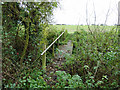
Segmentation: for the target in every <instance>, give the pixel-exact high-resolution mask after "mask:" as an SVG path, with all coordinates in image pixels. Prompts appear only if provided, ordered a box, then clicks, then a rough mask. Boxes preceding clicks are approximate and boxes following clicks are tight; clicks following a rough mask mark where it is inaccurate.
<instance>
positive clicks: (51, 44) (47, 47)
mask: <svg viewBox="0 0 120 90" xmlns="http://www.w3.org/2000/svg"><path fill="white" fill-rule="evenodd" d="M64 32H65V30H64ZM64 32H62V33H61V34H60V35H59V36H58V37H57V38H56V39H55V40H54V41H53V42H52V43H51V44H50V45H49V46H48V47H47V48H46V49H45V50H44V51H43V52H42V53H41V55H43V54H44V53H45V52H46V51H47V50H48V49H49V48H50V47H51V46H52V45H53V44H54V43H55V42H56V41H57V40H58V39H59V38H60V37H61V36H62V35H63V33H64Z"/></svg>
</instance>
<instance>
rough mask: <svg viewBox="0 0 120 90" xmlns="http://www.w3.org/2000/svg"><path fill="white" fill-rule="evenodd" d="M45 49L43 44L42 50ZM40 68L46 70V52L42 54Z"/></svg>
mask: <svg viewBox="0 0 120 90" xmlns="http://www.w3.org/2000/svg"><path fill="white" fill-rule="evenodd" d="M45 49H46V45H45V44H44V45H43V51H44V50H45ZM42 68H43V70H46V52H45V53H44V54H43V56H42Z"/></svg>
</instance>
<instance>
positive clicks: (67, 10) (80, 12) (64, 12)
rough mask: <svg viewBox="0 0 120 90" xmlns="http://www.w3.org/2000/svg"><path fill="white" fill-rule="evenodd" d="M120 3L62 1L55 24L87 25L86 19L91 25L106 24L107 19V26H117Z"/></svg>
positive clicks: (108, 0)
mask: <svg viewBox="0 0 120 90" xmlns="http://www.w3.org/2000/svg"><path fill="white" fill-rule="evenodd" d="M119 1H120V0H60V8H57V9H55V10H54V22H55V23H56V24H74V25H75V24H76V25H78V24H86V17H88V23H89V24H94V23H95V24H104V23H105V20H106V17H107V21H106V24H107V25H113V24H117V19H118V11H117V9H118V2H119ZM86 8H87V9H86ZM86 10H87V13H88V15H87V14H86ZM94 12H95V13H94ZM95 15H96V22H95ZM107 15H108V16H107Z"/></svg>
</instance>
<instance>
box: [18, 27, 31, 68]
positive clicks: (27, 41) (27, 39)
mask: <svg viewBox="0 0 120 90" xmlns="http://www.w3.org/2000/svg"><path fill="white" fill-rule="evenodd" d="M25 28H26V29H25V30H26V41H25V45H24V49H23V52H22V56H21V59H20V67H21V68H22V64H23V59H24V56H25V54H26V50H27V47H28V43H29V25H28V26H26V25H25Z"/></svg>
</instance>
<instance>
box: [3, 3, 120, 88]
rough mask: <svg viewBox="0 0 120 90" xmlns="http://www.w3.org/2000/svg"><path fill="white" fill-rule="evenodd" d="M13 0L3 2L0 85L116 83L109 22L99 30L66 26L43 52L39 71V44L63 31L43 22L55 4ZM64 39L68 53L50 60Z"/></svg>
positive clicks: (118, 71) (119, 72) (114, 37)
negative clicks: (0, 76) (69, 46)
mask: <svg viewBox="0 0 120 90" xmlns="http://www.w3.org/2000/svg"><path fill="white" fill-rule="evenodd" d="M19 5H20V4H18V3H4V4H3V39H2V40H3V42H2V43H3V48H2V49H3V67H2V68H3V69H2V70H3V80H2V81H3V88H118V87H120V80H119V78H120V68H119V66H120V60H119V55H120V49H119V45H118V38H119V37H118V31H117V30H116V28H115V27H113V28H111V29H110V30H109V31H105V30H103V31H102V32H101V31H100V30H98V29H95V30H92V31H86V30H85V29H83V28H80V29H79V31H76V32H74V33H71V34H70V33H68V32H67V30H66V31H65V33H64V34H63V35H62V37H61V38H60V39H59V40H58V41H57V42H56V43H55V44H54V46H52V47H51V48H50V49H49V50H48V51H47V57H46V58H47V61H46V64H47V66H46V71H44V70H42V68H41V67H42V57H41V56H40V54H41V53H42V49H43V48H42V47H43V44H46V45H47V46H48V45H50V44H51V43H52V42H53V41H54V40H55V39H56V38H57V37H58V36H59V35H60V34H61V32H63V31H62V30H59V29H58V28H56V27H55V26H52V25H48V23H47V22H48V21H49V18H48V17H49V16H51V15H52V10H53V8H54V7H57V3H50V2H49V3H45V2H43V3H23V5H25V6H26V8H23V7H19ZM46 6H48V7H47V9H46ZM13 7H14V9H13ZM33 7H34V8H33ZM39 8H40V11H39V12H38V11H37V10H39ZM6 10H7V11H6ZM16 10H17V11H18V12H16ZM47 10H48V11H47ZM18 13H19V15H18ZM46 13H47V14H46ZM33 14H34V15H33ZM16 15H17V16H16ZM26 15H27V16H26ZM38 15H42V16H38ZM47 15H48V16H47ZM6 17H7V18H6ZM38 18H39V19H40V20H38ZM24 19H27V20H24ZM99 29H101V28H99ZM68 40H72V43H73V52H72V55H69V54H66V56H65V58H62V60H59V59H56V57H55V55H56V54H57V50H58V49H57V48H58V46H59V45H64V44H66V43H67V42H68Z"/></svg>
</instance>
